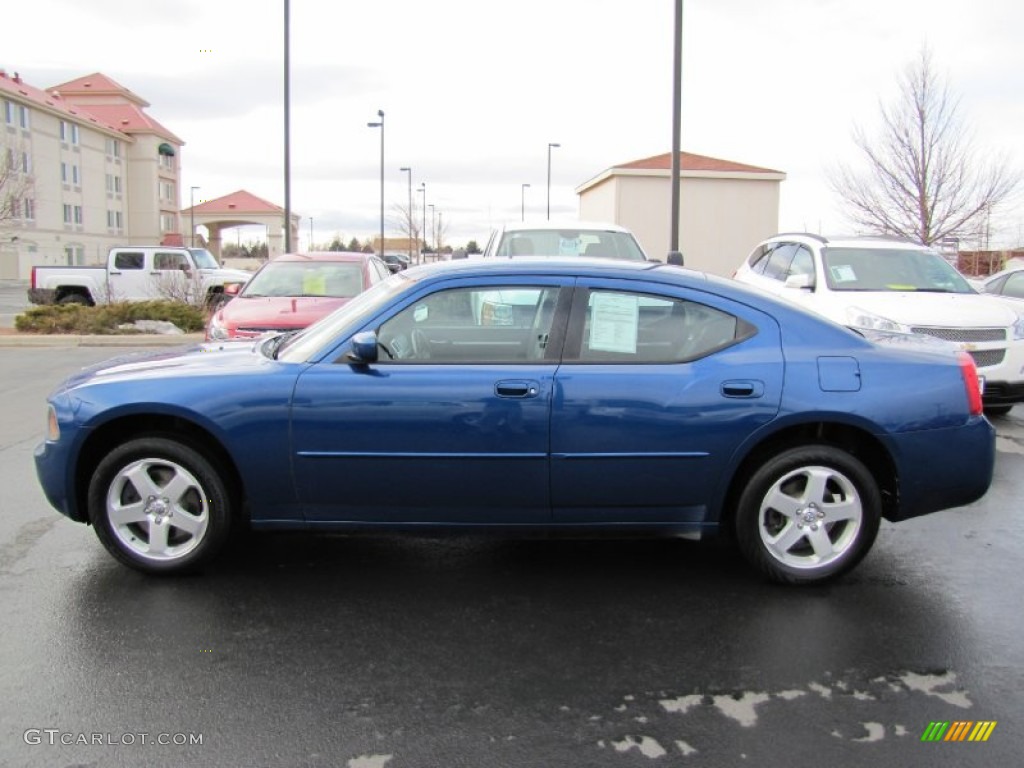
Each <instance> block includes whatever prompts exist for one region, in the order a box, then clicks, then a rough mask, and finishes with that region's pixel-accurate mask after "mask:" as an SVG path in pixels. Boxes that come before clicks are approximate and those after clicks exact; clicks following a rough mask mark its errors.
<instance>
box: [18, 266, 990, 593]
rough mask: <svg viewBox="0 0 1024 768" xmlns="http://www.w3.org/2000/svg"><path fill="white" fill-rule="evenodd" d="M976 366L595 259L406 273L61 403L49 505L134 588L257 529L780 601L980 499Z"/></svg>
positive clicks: (985, 429) (46, 454)
mask: <svg viewBox="0 0 1024 768" xmlns="http://www.w3.org/2000/svg"><path fill="white" fill-rule="evenodd" d="M994 458H995V433H994V430H993V429H992V426H991V425H990V424H989V422H988V421H987V420H986V419H985V417H984V416H983V414H982V403H981V393H980V391H979V382H978V376H977V373H976V371H975V369H974V364H973V362H972V360H971V358H970V356H968V355H966V354H962V353H959V352H957V351H955V350H953V349H952V348H949V347H946V346H945V345H943V344H942V343H941V342H933V343H931V344H928V343H925V342H923V341H921V340H920V339H918V338H917V337H906V336H890V337H888V338H886V337H878V338H872V339H869V338H866V337H865V336H863V335H860V334H858V333H855V332H854V331H851V330H849V329H848V328H845V327H842V326H839V325H836V324H833V323H831V322H830V321H828V320H824V319H822V318H819V317H817V316H815V315H812V314H809V313H807V312H805V311H804V310H802V309H800V308H798V307H795V306H793V305H790V304H788V303H784V302H782V301H780V300H777V299H774V298H772V297H770V296H768V295H766V294H763V293H761V292H758V291H756V289H750V288H747V287H744V286H742V285H740V284H738V283H735V282H732V281H727V280H722V279H717V278H714V277H711V276H707V275H704V274H701V273H699V272H694V271H691V270H686V269H680V268H677V267H671V266H666V265H659V264H652V263H642V262H638V263H635V264H634V263H626V262H613V261H609V260H589V259H580V258H575V259H571V260H545V259H513V260H497V261H492V260H479V261H478V260H470V261H458V262H446V263H439V264H433V265H429V266H423V267H417V268H413V269H409V270H407V271H402V272H399V273H397V274H395V275H394V276H392V277H391V278H390V279H388V280H386V281H384V282H382V283H379V284H378V285H376V286H374V287H373V288H371V289H370V290H368V291H366V292H365V293H363V294H361V295H360V296H358V297H357V298H355V299H353V300H352V301H351V302H350V303H348V304H347V305H345V306H344V307H342V308H341V309H339V310H337V311H336V312H334V313H333V314H331V315H329V316H328V317H326V318H324V319H323V320H321V321H319V322H317V323H315V324H314V325H312V326H310V327H308V328H306V329H305V330H303V331H299V332H292V333H289V334H280V335H277V336H271V337H268V338H264V339H259V340H256V341H252V340H250V341H245V342H226V343H216V344H204V345H199V346H196V347H192V348H180V349H176V350H174V351H171V352H167V353H164V354H155V355H149V356H133V357H128V358H122V359H116V360H111V361H108V362H106V363H103V364H101V365H98V366H95V367H93V368H90V369H86V370H84V371H82V372H80V373H78V374H76V375H74V376H72V377H71V378H69V379H68V380H67V381H65V382H64V383H63V384H62V385H61V386H60V387H59V388H58V389H57V390H56V391H55V392H54V393H53V394H52V395H51V396H50V398H49V423H48V433H47V437H46V440H45V441H44V442H43V443H42V444H41V445H40V446H39V447H38V448H37V450H36V456H35V459H36V467H37V472H38V476H39V480H40V482H41V484H42V487H43V489H44V491H45V494H46V496H47V498H48V500H49V501H50V503H51V504H52V505H53V506H54V507H55V508H56V509H57V510H59V511H60V512H62V513H63V514H65V515H66V516H68V517H69V518H71V519H72V520H76V521H79V522H84V523H89V524H91V525H92V526H93V527H94V529H95V531H96V533H97V535H98V537H99V539H100V541H101V542H102V543H103V545H104V546H105V547H106V548H107V549H108V550H109V552H110V553H111V554H112V555H113V556H114V557H115V558H117V559H118V560H119V561H120V562H122V563H124V564H126V565H128V566H131V567H134V568H136V569H139V570H141V571H145V572H149V573H160V574H163V573H178V572H182V571H187V570H194V569H196V568H198V567H200V566H202V565H204V564H206V563H208V562H209V561H210V560H211V559H212V558H213V557H214V556H215V555H216V554H217V552H218V551H219V550H220V549H221V548H222V546H223V545H224V544H225V542H226V541H227V539H228V537H229V534H230V533H231V532H232V531H233V530H235V529H237V528H239V527H243V526H251V527H252V528H254V529H305V530H344V531H354V530H364V531H365V530H375V531H396V530H402V531H409V532H418V531H426V530H430V531H432V532H437V531H438V530H444V531H466V530H472V531H481V530H488V531H500V532H505V533H509V532H513V533H514V532H520V531H522V532H525V531H530V530H545V531H559V532H566V533H569V534H572V533H590V532H596V531H600V532H621V533H623V534H630V535H634V534H637V533H650V534H662V535H666V534H667V535H676V536H685V537H689V538H693V537H699V536H703V535H707V534H711V533H715V532H718V531H722V532H728V533H729V534H731V535H732V536H734V538H735V541H736V543H737V545H738V547H739V549H740V551H741V552H742V553H743V554H744V555H745V556H746V558H747V559H748V560H749V562H750V563H751V564H752V565H753V566H754V567H755V568H756V569H758V570H759V571H760V572H761V573H762V574H764V575H765V576H767V577H768V578H770V579H774V580H776V581H781V582H787V583H811V582H818V581H822V580H825V579H829V578H832V577H835V576H837V575H839V574H841V573H844V572H846V571H848V570H849V569H850V568H852V567H853V566H854V565H856V564H857V563H858V562H859V561H860V560H861V559H862V558H863V557H864V556H865V554H866V553H867V552H868V550H869V549H870V547H871V545H872V543H873V541H874V539H875V536H876V533H877V532H878V528H879V522H880V520H881V519H882V518H885V519H888V520H891V521H899V520H904V519H907V518H911V517H915V516H918V515H925V514H928V513H932V512H936V511H939V510H942V509H947V508H951V507H957V506H961V505H964V504H968V503H970V502H972V501H975V500H976V499H978V498H980V497H981V496H982V495H984V493H985V492H986V491H987V489H988V487H989V484H990V482H991V478H992V470H993V463H994Z"/></svg>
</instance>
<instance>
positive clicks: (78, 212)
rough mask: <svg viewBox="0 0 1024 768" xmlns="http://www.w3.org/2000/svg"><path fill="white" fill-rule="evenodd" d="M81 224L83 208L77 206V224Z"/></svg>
mask: <svg viewBox="0 0 1024 768" xmlns="http://www.w3.org/2000/svg"><path fill="white" fill-rule="evenodd" d="M81 223H82V206H80V205H76V206H75V224H81Z"/></svg>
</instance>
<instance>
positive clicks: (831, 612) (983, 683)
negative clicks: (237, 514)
mask: <svg viewBox="0 0 1024 768" xmlns="http://www.w3.org/2000/svg"><path fill="white" fill-rule="evenodd" d="M113 353H114V351H112V350H109V349H107V350H104V349H95V348H53V349H13V348H4V349H0V382H2V384H3V389H4V392H5V396H4V398H3V401H2V402H0V424H2V425H3V429H2V431H0V616H2V617H3V632H2V633H0V765H12V766H13V765H18V766H70V765H76V766H78V765H96V766H136V765H148V766H204V767H206V766H310V767H317V768H319V767H320V766H325V767H326V766H342V767H345V768H407V767H410V766H417V767H420V766H437V767H439V768H445V767H447V766H481V768H482V767H484V766H488V767H491V766H510V767H516V768H518V767H520V766H522V767H523V768H527V767H529V768H540V767H541V766H600V767H604V766H607V767H608V768H619V767H622V768H628V767H632V766H659V765H672V766H680V765H682V766H686V765H702V766H734V765H750V766H803V765H812V764H815V765H818V764H820V765H842V766H859V765H865V766H867V765H879V766H928V767H929V768H934V766H944V765H949V766H975V765H977V766H986V768H990V767H991V766H1009V765H1016V764H1019V762H1020V759H1019V757H1018V755H1019V753H1020V751H1021V748H1022V747H1024V738H1022V733H1024V730H1022V728H1024V697H1022V695H1021V690H1022V689H1024V672H1022V670H1024V643H1022V642H1021V640H1020V636H1021V631H1022V629H1024V619H1022V617H1021V610H1020V603H1021V601H1020V597H1019V595H1018V593H1019V591H1020V585H1021V573H1022V571H1024V568H1022V566H1024V555H1022V544H1024V541H1022V539H1024V536H1022V532H1024V524H1022V520H1021V518H1022V515H1021V505H1020V502H1019V500H1020V499H1021V497H1022V493H1021V492H1022V490H1024V487H1022V486H1024V472H1022V471H1021V470H1022V468H1024V408H1018V409H1015V411H1014V412H1012V413H1011V415H1010V417H1008V418H1004V419H999V420H997V422H996V423H997V427H998V429H999V442H998V451H999V452H998V459H997V467H996V479H995V483H994V485H993V487H992V489H991V491H990V492H989V494H988V495H987V496H986V497H985V498H984V499H982V500H981V501H979V502H977V503H976V504H974V505H972V506H970V507H967V508H962V509H957V510H951V511H947V512H942V513H939V514H936V515H931V516H928V517H925V518H921V519H918V520H912V521H909V522H906V523H901V524H899V525H891V524H887V523H884V524H883V526H882V530H881V532H880V534H879V539H878V541H877V543H876V545H875V548H874V550H873V551H872V553H871V554H870V555H869V556H868V558H867V559H866V560H865V561H864V563H863V564H862V565H861V566H860V567H859V568H858V569H857V570H856V571H854V573H852V574H851V575H850V576H848V577H846V578H844V579H842V580H841V581H838V582H836V583H834V584H832V585H829V586H825V587H818V588H811V589H793V588H785V587H776V586H772V585H769V584H767V583H765V582H763V581H761V580H760V579H759V578H758V577H757V576H755V575H754V574H753V573H752V572H751V571H750V570H749V569H748V568H747V567H746V566H745V565H744V564H743V562H742V561H741V560H740V558H739V556H738V555H736V554H735V553H734V552H733V551H732V550H731V549H730V548H729V547H728V546H727V545H724V544H715V543H703V544H697V543H693V542H685V541H625V542H623V541H605V540H590V541H559V540H541V539H537V540H511V541H510V540H500V539H488V538H478V537H472V538H453V539H436V538H430V539H423V538H403V537H384V536H379V537H343V536H307V535H281V534H277V535H259V536H250V537H247V538H246V539H245V540H243V541H239V542H237V543H236V545H235V546H234V548H233V550H232V551H231V552H230V553H229V555H228V556H227V557H225V558H223V559H222V560H220V561H218V563H217V564H216V566H215V567H213V568H212V569H211V570H209V571H208V572H207V573H206V574H204V575H203V576H200V577H193V578H186V579H173V580H160V579H152V578H146V577H143V576H141V575H138V574H136V573H134V572H132V571H129V570H128V569H125V568H123V567H121V566H119V565H118V564H117V563H115V562H114V561H113V559H111V558H110V557H109V556H108V555H107V554H106V552H105V550H103V549H102V547H101V546H100V544H99V542H98V541H97V540H96V538H95V536H94V534H93V533H92V531H91V530H90V529H89V528H87V527H85V526H82V525H77V524H75V523H72V522H70V521H68V520H66V519H64V518H62V517H61V516H60V515H58V514H57V513H56V512H54V511H53V510H51V509H50V508H49V506H48V505H47V504H46V502H45V500H44V499H43V497H42V494H41V492H40V490H39V488H38V485H37V483H36V481H35V476H34V470H33V468H32V449H33V447H34V446H35V444H36V443H37V442H38V441H39V439H40V438H41V435H42V432H43V428H44V423H45V413H44V405H43V403H44V396H45V393H46V392H47V391H48V390H49V389H50V387H51V386H52V385H53V384H54V383H55V382H56V381H57V380H58V379H59V378H61V377H62V376H63V375H65V374H67V373H69V372H71V371H72V370H74V369H76V368H78V367H80V366H82V365H86V364H88V363H90V362H93V361H95V360H99V359H103V358H105V357H109V356H111V354H113ZM1017 411H1022V413H1021V414H1020V415H1019V416H1018V414H1017ZM934 721H941V722H951V723H953V722H958V721H961V722H966V721H969V722H971V723H980V722H988V721H994V722H995V723H996V725H995V727H994V729H992V731H991V735H990V736H989V739H988V741H986V742H984V743H976V742H970V741H964V742H937V743H931V742H922V741H921V737H922V734H924V732H925V730H926V729H927V728H928V727H929V724H930V723H932V722H934ZM973 727H974V726H972V729H973ZM159 741H164V742H168V743H166V744H161V743H157V742H159ZM197 741H199V742H201V743H196V742H197ZM62 742H63V743H62Z"/></svg>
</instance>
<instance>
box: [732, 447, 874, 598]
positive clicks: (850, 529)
mask: <svg viewBox="0 0 1024 768" xmlns="http://www.w3.org/2000/svg"><path fill="white" fill-rule="evenodd" d="M881 512H882V497H881V493H880V492H879V490H878V483H877V482H876V481H875V479H874V477H873V476H872V475H871V472H870V471H868V469H867V467H865V466H864V465H863V464H862V463H861V462H860V461H858V460H857V459H856V458H854V457H853V456H851V455H850V454H849V453H847V452H846V451H844V450H842V449H840V448H836V447H833V446H830V445H810V446H804V447H800V448H791V449H789V450H786V451H783V452H782V453H779V454H778V455H777V456H774V457H773V458H771V459H769V460H768V461H766V462H765V463H764V464H763V465H762V466H761V467H760V468H759V469H758V470H757V471H756V472H754V474H753V475H752V476H751V478H750V480H749V481H748V482H747V484H746V487H745V488H744V489H743V492H742V493H741V495H740V498H739V503H738V505H737V508H736V518H735V533H736V542H737V544H738V545H739V548H740V551H741V552H742V553H743V555H744V556H745V557H746V558H747V560H748V561H749V562H750V563H751V565H753V566H754V567H755V568H756V569H757V570H759V571H760V572H761V573H762V574H763V575H765V576H767V577H768V578H769V579H771V580H772V581H777V582H781V583H785V584H815V583H820V582H823V581H827V580H829V579H833V578H835V577H837V576H839V575H841V574H843V573H846V572H847V571H849V570H850V569H851V568H853V567H854V566H855V565H857V563H859V562H860V561H861V560H862V559H863V558H864V556H865V555H866V554H867V553H868V550H870V549H871V545H872V544H873V543H874V541H875V537H876V536H877V534H878V525H879V521H880V519H881Z"/></svg>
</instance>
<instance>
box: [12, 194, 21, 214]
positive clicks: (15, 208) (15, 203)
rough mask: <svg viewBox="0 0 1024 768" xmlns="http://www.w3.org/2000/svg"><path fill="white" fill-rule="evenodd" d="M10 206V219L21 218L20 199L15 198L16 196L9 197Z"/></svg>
mask: <svg viewBox="0 0 1024 768" xmlns="http://www.w3.org/2000/svg"><path fill="white" fill-rule="evenodd" d="M10 208H11V218H12V219H20V218H21V199H20V198H17V197H12V198H11V204H10Z"/></svg>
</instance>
